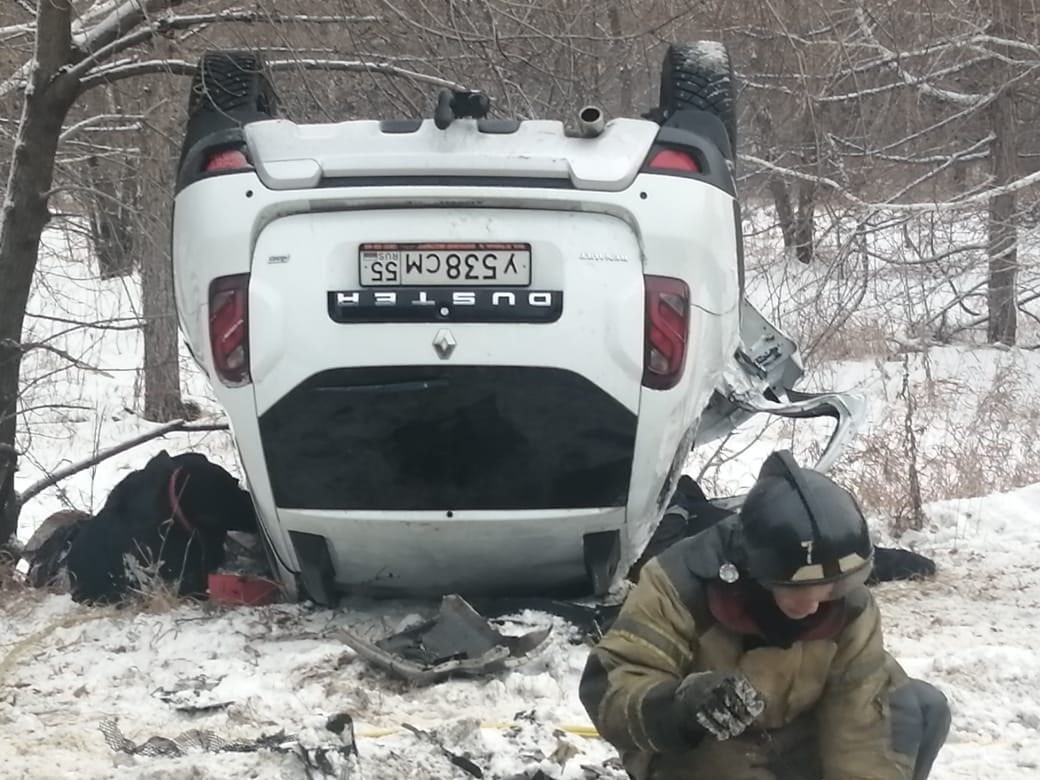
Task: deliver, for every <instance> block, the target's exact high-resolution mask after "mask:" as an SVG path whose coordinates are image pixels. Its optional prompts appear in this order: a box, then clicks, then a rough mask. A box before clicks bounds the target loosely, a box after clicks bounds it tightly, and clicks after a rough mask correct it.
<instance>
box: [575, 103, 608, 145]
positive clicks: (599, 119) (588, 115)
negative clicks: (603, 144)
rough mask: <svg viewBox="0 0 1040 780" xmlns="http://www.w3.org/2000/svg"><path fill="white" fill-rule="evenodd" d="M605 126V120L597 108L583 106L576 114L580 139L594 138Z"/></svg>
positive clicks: (601, 111) (600, 110)
mask: <svg viewBox="0 0 1040 780" xmlns="http://www.w3.org/2000/svg"><path fill="white" fill-rule="evenodd" d="M606 126H607V120H606V118H605V117H604V116H603V110H602V109H601V108H600V107H599V106H585V108H583V109H582V110H581V111H579V112H578V131H579V132H580V134H581V136H582V138H595V137H596V136H598V135H601V134H602V133H603V129H604V128H605V127H606Z"/></svg>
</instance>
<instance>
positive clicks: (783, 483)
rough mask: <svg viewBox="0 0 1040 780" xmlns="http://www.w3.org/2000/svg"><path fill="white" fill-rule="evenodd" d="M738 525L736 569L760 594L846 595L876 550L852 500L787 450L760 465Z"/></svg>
mask: <svg viewBox="0 0 1040 780" xmlns="http://www.w3.org/2000/svg"><path fill="white" fill-rule="evenodd" d="M739 524H740V531H739V534H738V536H739V538H740V545H739V546H740V548H741V549H740V553H741V554H740V556H739V557H740V558H741V559H742V560H740V561H739V563H738V566H739V568H740V570H741V573H742V574H745V575H746V576H748V577H749V578H751V579H752V580H755V581H757V582H759V583H760V584H762V585H763V586H765V587H777V586H788V587H790V586H800V585H824V584H829V583H835V584H837V583H841V587H840V590H841V592H842V593H847V592H848V591H849V590H851V589H852V588H854V587H857V586H859V585H862V584H863V583H864V582H865V581H866V579H867V577H868V576H869V574H870V570H871V567H872V565H873V558H874V545H873V544H872V543H871V541H870V533H869V531H868V529H867V521H866V519H865V518H864V517H863V512H862V511H861V510H860V508H859V505H858V504H857V503H856V499H854V498H853V497H852V494H851V493H849V492H848V491H847V490H845V489H844V488H842V487H840V486H838V485H836V484H835V483H834V482H832V481H831V480H830V479H829V478H827V477H825V476H824V475H823V474H821V473H819V472H817V471H813V470H812V469H803V468H802V467H800V466H799V465H798V464H797V463H796V462H795V459H794V456H793V455H791V453H790V452H788V451H786V450H783V451H780V452H774V453H773V454H772V455H770V456H769V457H768V458H766V461H765V463H764V464H762V470H761V471H760V472H759V474H758V480H757V481H756V482H755V485H754V487H752V488H751V490H750V491H749V492H748V494H747V498H746V499H745V500H744V504H743V506H742V507H741V509H740V523H739ZM837 595H839V594H837V593H836V594H835V597H837Z"/></svg>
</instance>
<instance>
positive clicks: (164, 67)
mask: <svg viewBox="0 0 1040 780" xmlns="http://www.w3.org/2000/svg"><path fill="white" fill-rule="evenodd" d="M266 65H267V68H268V69H269V70H271V71H283V70H296V69H299V70H323V71H337V72H354V73H382V74H384V75H387V76H399V77H401V78H408V79H412V80H414V81H418V82H421V83H424V84H432V85H434V86H438V87H445V88H447V89H465V87H464V86H463V85H461V84H459V83H458V82H455V81H452V80H450V79H445V78H441V77H440V76H433V75H430V74H428V73H420V72H418V71H414V70H410V69H408V68H402V67H400V66H398V65H392V64H390V63H388V62H370V61H365V60H325V59H290V60H271V61H270V62H268V63H267V64H266ZM197 69H198V65H197V64H196V63H194V62H188V61H187V60H171V59H162V60H140V61H132V60H123V61H120V62H117V63H112V64H111V65H107V66H104V67H101V68H98V69H97V70H95V71H93V72H92V73H91V74H90V75H89V76H87V77H85V78H84V79H83V80H82V81H81V82H80V86H81V89H82V90H84V91H86V90H88V89H92V88H94V87H96V86H98V85H101V84H111V83H113V82H115V81H121V80H123V79H128V78H134V77H135V76H144V75H148V74H156V73H166V74H170V75H174V76H192V75H194V74H195V71H196V70H197Z"/></svg>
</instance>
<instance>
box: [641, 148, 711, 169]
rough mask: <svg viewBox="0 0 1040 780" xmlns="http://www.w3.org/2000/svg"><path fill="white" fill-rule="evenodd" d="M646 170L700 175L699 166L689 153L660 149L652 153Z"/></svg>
mask: <svg viewBox="0 0 1040 780" xmlns="http://www.w3.org/2000/svg"><path fill="white" fill-rule="evenodd" d="M646 167H647V170H650V171H657V172H658V173H700V171H701V166H700V165H699V164H698V163H697V161H696V160H695V159H694V158H693V155H692V154H690V153H689V152H683V151H680V150H678V149H660V150H658V151H656V152H653V153H652V154H651V157H650V162H648V163H647V164H646Z"/></svg>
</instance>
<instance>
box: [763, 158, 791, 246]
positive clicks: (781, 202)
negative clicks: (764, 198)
mask: <svg viewBox="0 0 1040 780" xmlns="http://www.w3.org/2000/svg"><path fill="white" fill-rule="evenodd" d="M768 186H769V194H770V195H772V196H773V207H774V208H775V209H776V221H777V222H778V223H779V224H780V234H781V235H782V236H783V238H784V250H786V252H791V251H793V250H794V246H795V242H796V238H795V224H794V208H793V207H792V206H791V188H790V187H788V186H787V182H786V181H784V180H783V179H782V178H781V177H779V176H775V175H772V174H770V176H769V185H768Z"/></svg>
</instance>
